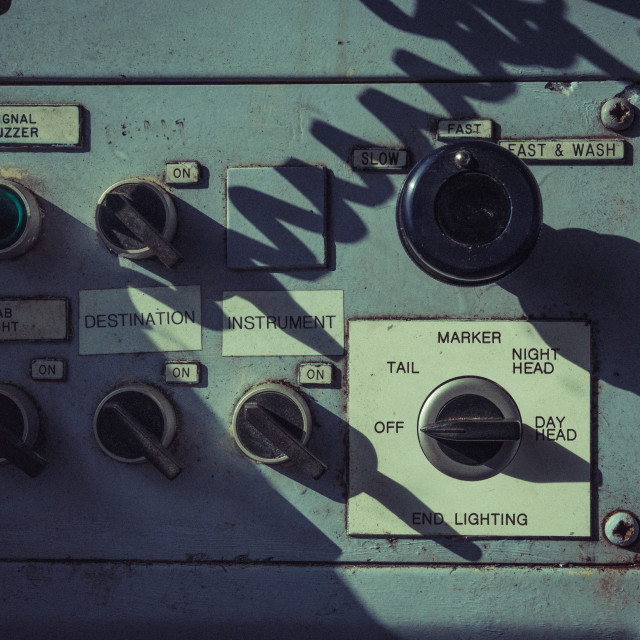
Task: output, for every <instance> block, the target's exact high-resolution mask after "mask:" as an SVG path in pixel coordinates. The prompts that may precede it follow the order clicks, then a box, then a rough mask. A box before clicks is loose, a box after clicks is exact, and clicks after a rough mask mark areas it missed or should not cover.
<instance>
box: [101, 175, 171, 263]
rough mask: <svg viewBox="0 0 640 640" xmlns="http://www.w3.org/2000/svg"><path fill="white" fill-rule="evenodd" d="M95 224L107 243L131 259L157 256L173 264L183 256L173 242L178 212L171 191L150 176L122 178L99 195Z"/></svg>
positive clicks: (111, 248) (112, 248)
mask: <svg viewBox="0 0 640 640" xmlns="http://www.w3.org/2000/svg"><path fill="white" fill-rule="evenodd" d="M96 227H97V230H98V233H99V235H100V237H101V238H102V240H103V242H104V243H105V244H106V245H107V247H108V248H109V249H110V250H111V251H113V252H114V253H116V254H118V255H122V256H124V257H126V258H129V259H130V260H140V259H143V258H149V257H152V256H155V257H156V258H158V260H160V262H162V264H164V265H165V266H166V267H169V268H173V267H175V266H177V265H178V264H179V263H180V262H181V261H182V256H181V255H180V254H179V253H178V251H177V250H176V249H175V248H174V247H173V246H172V245H171V240H173V237H174V235H175V232H176V228H177V212H176V208H175V205H174V204H173V200H172V199H171V196H170V195H169V193H168V192H166V191H165V190H164V189H162V188H161V187H160V186H158V185H156V184H154V183H153V182H150V181H148V180H140V179H131V180H125V181H123V182H119V183H117V184H115V185H113V186H112V187H111V188H110V189H108V190H107V191H106V192H105V193H104V194H103V195H102V197H101V198H100V201H99V202H98V207H97V209H96Z"/></svg>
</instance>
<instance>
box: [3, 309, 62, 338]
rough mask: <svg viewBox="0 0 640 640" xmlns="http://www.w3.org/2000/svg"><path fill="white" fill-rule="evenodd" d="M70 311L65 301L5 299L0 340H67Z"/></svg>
mask: <svg viewBox="0 0 640 640" xmlns="http://www.w3.org/2000/svg"><path fill="white" fill-rule="evenodd" d="M67 309H68V302H67V300H66V299H64V298H29V299H27V298H23V299H15V298H14V299H12V298H2V299H0V341H3V340H66V339H67V336H68V327H69V323H68V320H67Z"/></svg>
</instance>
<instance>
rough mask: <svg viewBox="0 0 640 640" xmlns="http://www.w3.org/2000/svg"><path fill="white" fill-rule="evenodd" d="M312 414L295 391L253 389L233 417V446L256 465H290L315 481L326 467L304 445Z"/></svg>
mask: <svg viewBox="0 0 640 640" xmlns="http://www.w3.org/2000/svg"><path fill="white" fill-rule="evenodd" d="M311 424H312V423H311V413H310V411H309V407H308V405H307V403H306V402H305V400H304V399H303V398H302V396H301V395H300V394H298V393H297V392H296V391H294V390H293V389H291V388H290V387H287V386H286V385H284V384H281V383H268V384H263V385H260V386H259V387H256V388H254V389H253V390H251V391H249V392H248V393H247V394H245V395H244V396H243V397H242V398H240V400H239V402H238V404H237V405H236V409H235V412H234V416H233V434H234V437H235V440H236V443H237V444H238V446H239V447H240V449H241V450H242V451H243V453H245V454H246V455H247V456H248V457H250V458H251V459H252V460H254V461H256V462H262V463H266V464H278V463H282V462H292V463H293V464H295V465H297V466H298V467H299V468H300V469H301V470H302V471H303V472H304V473H305V474H306V475H308V476H309V477H311V478H313V479H314V480H317V479H318V478H320V476H322V474H323V473H324V472H325V471H326V470H327V466H326V465H325V464H324V463H323V462H322V461H321V460H319V459H318V458H317V457H316V456H315V455H314V454H313V453H312V452H311V451H309V449H308V448H307V447H306V446H305V445H306V443H307V441H308V440H309V437H310V435H311Z"/></svg>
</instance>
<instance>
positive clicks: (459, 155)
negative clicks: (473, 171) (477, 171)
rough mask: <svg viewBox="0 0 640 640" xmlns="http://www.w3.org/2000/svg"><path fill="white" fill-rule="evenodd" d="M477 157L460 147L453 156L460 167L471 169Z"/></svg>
mask: <svg viewBox="0 0 640 640" xmlns="http://www.w3.org/2000/svg"><path fill="white" fill-rule="evenodd" d="M475 161H476V160H475V158H474V157H473V156H472V155H471V154H470V153H469V152H468V151H467V150H466V149H460V150H459V151H456V154H455V155H454V156H453V162H454V163H455V165H456V167H459V168H460V169H470V168H471V167H472V166H473V165H474V164H475Z"/></svg>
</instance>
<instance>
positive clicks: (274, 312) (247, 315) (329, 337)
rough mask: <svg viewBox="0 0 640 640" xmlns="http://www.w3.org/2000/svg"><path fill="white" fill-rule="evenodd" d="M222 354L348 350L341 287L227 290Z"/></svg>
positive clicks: (293, 354)
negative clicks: (329, 288) (292, 289)
mask: <svg viewBox="0 0 640 640" xmlns="http://www.w3.org/2000/svg"><path fill="white" fill-rule="evenodd" d="M222 311H223V314H224V317H223V320H222V322H223V324H222V355H223V356H306V355H327V356H330V355H331V356H333V355H342V354H343V353H344V312H343V292H342V291H225V293H224V301H223V304H222Z"/></svg>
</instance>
